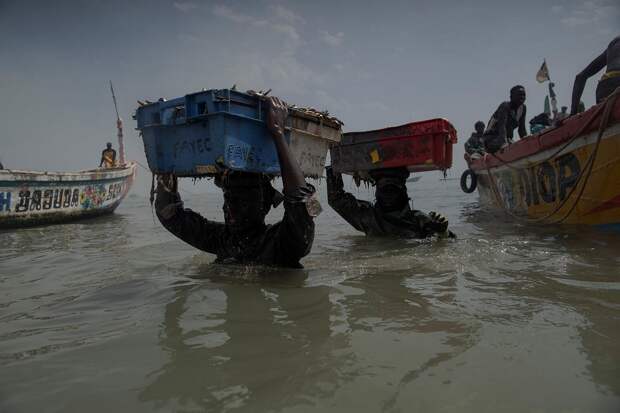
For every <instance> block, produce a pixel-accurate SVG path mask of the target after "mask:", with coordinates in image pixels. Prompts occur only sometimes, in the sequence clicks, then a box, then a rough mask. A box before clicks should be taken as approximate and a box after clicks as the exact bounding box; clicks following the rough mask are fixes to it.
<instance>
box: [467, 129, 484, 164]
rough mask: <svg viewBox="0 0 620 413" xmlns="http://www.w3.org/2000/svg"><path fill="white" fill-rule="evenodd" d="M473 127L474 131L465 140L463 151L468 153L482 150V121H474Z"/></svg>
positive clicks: (471, 153)
mask: <svg viewBox="0 0 620 413" xmlns="http://www.w3.org/2000/svg"><path fill="white" fill-rule="evenodd" d="M474 129H475V132H472V133H471V136H470V137H469V139H467V142H465V152H467V153H468V154H470V155H473V154H474V153H482V152H484V140H483V139H482V138H483V135H484V122H482V121H480V120H479V121H478V122H476V124H475V125H474Z"/></svg>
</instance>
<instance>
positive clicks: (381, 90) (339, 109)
mask: <svg viewBox="0 0 620 413" xmlns="http://www.w3.org/2000/svg"><path fill="white" fill-rule="evenodd" d="M619 4H620V3H619V2H617V1H607V0H593V1H585V2H584V1H573V0H567V1H564V0H551V1H545V0H535V1H529V0H519V1H512V2H505V1H498V0H494V1H471V0H470V1H440V0H433V1H387V0H384V1H377V0H375V1H344V2H338V1H330V2H321V1H318V0H315V1H275V0H274V1H272V0H257V1H223V0H217V1H198V0H196V1H183V0H177V1H174V0H158V1H142V0H141V1H132V0H123V1H115V0H105V1H95V0H93V1H63V0H54V1H28V0H22V1H17V0H15V1H11V0H0V125H1V129H0V143H1V145H0V160H1V161H2V162H3V163H4V164H5V166H6V167H10V168H16V169H41V170H45V169H49V170H71V169H83V168H90V167H94V166H96V165H98V162H99V156H100V153H101V150H102V149H103V147H104V145H105V142H106V141H112V142H114V145H115V146H116V138H115V115H114V109H113V105H112V99H111V96H110V92H109V87H108V81H109V80H110V79H112V81H113V82H114V84H115V87H116V92H117V97H118V100H119V106H120V111H121V116H122V118H123V119H124V121H125V129H126V145H127V152H128V158H129V159H137V160H139V161H141V162H142V163H145V160H144V152H143V148H142V144H141V141H140V140H139V138H138V135H137V132H136V131H135V130H134V127H135V122H134V121H133V120H132V118H131V116H132V114H133V111H134V110H135V108H136V106H137V105H136V99H142V98H150V99H156V98H158V97H160V96H161V97H176V96H181V95H184V94H186V93H189V92H192V91H196V90H200V89H202V88H207V89H210V88H224V87H229V86H232V85H233V84H234V83H236V84H237V85H238V88H239V89H241V90H247V89H257V90H258V89H268V88H271V89H273V92H272V94H273V95H277V96H280V97H282V98H284V99H285V100H287V101H288V102H290V103H295V104H297V105H302V106H313V107H316V108H319V109H327V110H329V111H330V112H331V113H333V114H334V115H336V116H338V117H339V118H340V119H342V120H343V121H344V123H345V126H344V128H345V131H352V130H363V129H375V128H382V127H386V126H390V125H397V124H401V123H406V122H410V121H414V120H423V119H428V118H434V117H445V118H447V119H448V120H450V121H451V122H452V123H453V124H454V125H455V126H456V128H457V130H458V131H459V143H458V144H457V147H456V148H455V158H456V160H457V161H456V162H457V164H456V168H455V172H454V173H455V174H456V173H457V170H458V174H460V170H462V167H463V165H464V163H463V162H462V154H463V149H462V144H463V142H464V141H465V139H466V138H467V137H468V136H469V134H470V132H471V130H472V128H473V124H474V122H475V121H477V120H483V121H485V122H486V121H487V120H488V119H489V117H490V114H491V113H492V112H493V110H494V109H495V108H496V107H497V105H498V104H499V102H501V101H502V100H506V99H507V97H508V90H509V88H510V87H511V86H513V85H515V84H523V85H524V86H525V87H526V90H527V93H528V97H527V102H526V104H527V106H528V119H529V118H531V117H532V116H533V115H535V114H537V113H540V112H541V111H542V110H543V100H544V96H545V93H546V85H539V84H538V83H536V80H535V75H536V72H537V70H538V68H539V66H540V65H541V63H542V61H543V59H545V58H546V59H547V63H548V66H549V70H550V74H551V77H552V79H553V80H554V81H555V82H556V84H557V88H556V91H557V94H558V99H559V103H560V104H561V105H569V100H570V92H571V89H572V83H573V79H574V77H575V74H577V73H578V72H579V71H580V70H582V69H583V68H584V67H585V66H586V65H587V64H588V63H589V62H590V61H591V59H593V58H594V57H595V56H596V55H598V54H599V53H601V51H603V50H604V48H605V47H606V46H607V44H608V43H609V41H610V40H611V39H612V38H613V37H614V36H616V35H618V34H620V5H619ZM597 79H598V76H597ZM597 79H590V80H589V81H588V85H587V87H586V90H585V92H584V101H585V102H586V105H588V106H589V105H591V104H593V102H594V89H595V86H596V81H597ZM142 174H143V175H145V174H144V173H142Z"/></svg>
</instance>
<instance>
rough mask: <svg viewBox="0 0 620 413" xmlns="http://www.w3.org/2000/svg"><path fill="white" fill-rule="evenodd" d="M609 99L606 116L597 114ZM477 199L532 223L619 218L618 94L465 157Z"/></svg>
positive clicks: (615, 222) (616, 220)
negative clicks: (483, 152)
mask: <svg viewBox="0 0 620 413" xmlns="http://www.w3.org/2000/svg"><path fill="white" fill-rule="evenodd" d="M606 104H607V105H609V106H610V107H609V108H608V110H609V111H610V116H609V118H608V121H606V122H603V127H601V119H602V118H603V116H604V115H603V112H604V110H605V106H604V105H606ZM466 159H467V160H468V164H469V167H470V169H472V170H473V171H474V173H475V174H476V178H477V188H478V193H479V195H480V201H481V203H482V204H483V205H485V206H488V207H491V208H496V209H500V210H503V211H504V212H506V213H507V214H508V215H510V216H512V217H514V218H515V219H516V220H522V221H525V222H530V223H537V224H560V223H561V224H585V225H597V226H598V225H602V226H608V225H609V226H615V225H618V224H620V99H613V100H612V99H610V100H609V101H608V102H607V103H602V104H601V105H599V106H595V107H594V108H592V109H590V110H588V111H587V112H584V113H583V114H580V115H578V116H574V117H571V118H569V119H568V120H567V121H566V122H565V123H564V124H562V125H561V126H559V127H556V128H553V129H551V130H548V131H545V132H543V133H541V134H537V135H532V136H528V137H526V138H524V139H522V140H520V141H518V142H516V143H514V144H512V145H510V146H509V147H508V148H506V149H504V150H502V151H500V152H498V153H496V154H495V156H494V155H486V156H485V157H483V158H479V159H469V158H466Z"/></svg>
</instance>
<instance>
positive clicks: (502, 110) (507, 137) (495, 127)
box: [484, 102, 527, 153]
mask: <svg viewBox="0 0 620 413" xmlns="http://www.w3.org/2000/svg"><path fill="white" fill-rule="evenodd" d="M526 111H527V109H526V107H525V105H521V106H519V107H518V108H517V109H516V110H514V109H513V108H512V106H511V105H510V102H502V103H501V104H500V105H499V107H498V108H497V110H496V111H495V113H493V116H491V120H489V123H488V124H487V129H486V130H485V131H484V144H485V148H486V150H487V151H488V152H490V153H493V152H496V151H497V150H499V149H500V148H501V147H502V146H504V144H506V143H512V137H513V133H514V130H515V128H517V129H518V131H519V136H520V137H524V136H526V135H527V130H526V129H525V116H526Z"/></svg>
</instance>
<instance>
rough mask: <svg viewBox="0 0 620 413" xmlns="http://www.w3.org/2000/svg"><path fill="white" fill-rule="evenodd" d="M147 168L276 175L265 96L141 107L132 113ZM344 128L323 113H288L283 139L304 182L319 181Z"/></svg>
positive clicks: (197, 96)
mask: <svg viewBox="0 0 620 413" xmlns="http://www.w3.org/2000/svg"><path fill="white" fill-rule="evenodd" d="M135 119H136V122H137V129H138V130H139V131H140V132H141V134H142V139H143V141H144V150H145V153H146V159H147V161H148V165H149V168H150V169H151V171H152V172H154V173H158V174H161V173H173V174H175V175H176V176H179V177H200V176H209V175H214V174H217V173H219V172H220V171H222V170H224V169H232V170H238V171H246V172H259V173H265V174H272V175H278V174H279V173H280V164H279V162H278V154H277V151H276V148H275V145H274V143H273V140H272V137H271V135H270V132H269V130H268V129H267V124H266V120H267V104H266V102H265V96H264V95H262V94H257V93H252V92H249V93H243V92H239V91H237V90H233V89H212V90H205V91H201V92H197V93H191V94H188V95H185V96H183V97H179V98H175V99H170V100H164V99H160V100H159V101H157V102H147V103H145V104H142V103H141V106H140V107H139V108H138V109H137V110H136V114H135ZM341 125H342V123H341V122H340V121H339V120H337V119H336V118H334V117H331V116H329V114H327V113H325V112H318V111H316V110H314V109H305V108H297V107H290V108H289V116H288V118H287V120H286V126H285V138H286V141H287V143H288V144H289V146H290V148H291V151H292V153H293V155H294V156H295V158H296V159H297V161H298V162H299V165H300V167H301V169H302V171H303V173H304V175H305V176H307V177H319V176H321V175H322V171H323V168H324V167H325V157H326V155H327V151H328V150H329V147H330V146H331V145H332V144H335V143H338V142H339V141H340V136H341Z"/></svg>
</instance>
